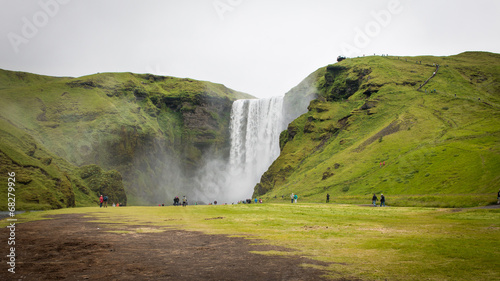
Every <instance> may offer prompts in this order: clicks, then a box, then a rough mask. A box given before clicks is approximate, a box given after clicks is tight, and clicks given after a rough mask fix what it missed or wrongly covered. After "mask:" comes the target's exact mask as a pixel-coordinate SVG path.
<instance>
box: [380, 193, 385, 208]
mask: <svg viewBox="0 0 500 281" xmlns="http://www.w3.org/2000/svg"><path fill="white" fill-rule="evenodd" d="M380 207H385V197H384V194H380Z"/></svg>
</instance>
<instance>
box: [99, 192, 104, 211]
mask: <svg viewBox="0 0 500 281" xmlns="http://www.w3.org/2000/svg"><path fill="white" fill-rule="evenodd" d="M102 202H104V198H103V197H102V195H101V197H99V203H101V205H100V206H99V208H102Z"/></svg>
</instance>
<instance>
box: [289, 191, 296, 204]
mask: <svg viewBox="0 0 500 281" xmlns="http://www.w3.org/2000/svg"><path fill="white" fill-rule="evenodd" d="M294 198H295V197H294V196H293V193H292V195H290V199H292V200H291V201H292V203H293V199H294Z"/></svg>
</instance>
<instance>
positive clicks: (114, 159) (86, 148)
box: [0, 70, 252, 209]
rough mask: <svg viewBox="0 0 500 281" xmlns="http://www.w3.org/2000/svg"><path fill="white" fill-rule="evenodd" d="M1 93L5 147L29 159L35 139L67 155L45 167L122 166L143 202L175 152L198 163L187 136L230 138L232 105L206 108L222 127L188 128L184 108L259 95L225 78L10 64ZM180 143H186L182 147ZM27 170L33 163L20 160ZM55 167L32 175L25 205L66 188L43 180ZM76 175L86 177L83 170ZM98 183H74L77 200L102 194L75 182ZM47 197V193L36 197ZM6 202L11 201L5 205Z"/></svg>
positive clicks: (0, 75)
mask: <svg viewBox="0 0 500 281" xmlns="http://www.w3.org/2000/svg"><path fill="white" fill-rule="evenodd" d="M0 97H1V99H2V103H1V104H0V121H2V122H1V123H0V132H1V133H2V134H3V135H5V136H13V137H2V141H1V147H2V152H4V153H5V154H7V155H8V157H7V158H10V160H13V161H14V162H25V161H24V160H23V159H24V158H26V154H27V153H28V154H29V152H30V147H39V148H41V150H40V151H43V153H42V152H39V154H40V153H42V154H43V155H42V157H48V158H51V159H60V161H54V162H53V163H52V164H51V163H48V164H47V165H45V166H43V164H40V165H41V166H40V167H41V168H43V169H45V170H46V169H49V170H51V169H55V170H58V169H59V170H62V171H64V172H66V173H69V174H77V173H79V172H77V171H76V168H77V167H76V166H82V165H88V164H98V165H100V166H101V167H104V168H105V169H118V170H119V171H120V172H121V173H122V174H123V176H124V180H125V185H126V188H127V193H130V195H131V196H129V198H130V199H132V203H134V202H135V203H143V204H145V203H147V199H148V198H155V197H156V196H157V194H156V193H158V192H160V191H159V189H158V184H159V183H158V182H153V179H156V180H159V181H161V180H162V179H161V177H160V176H159V175H161V174H162V173H163V172H164V171H165V170H166V169H168V168H169V167H168V163H163V160H164V159H165V158H166V157H167V156H168V155H170V156H172V157H177V158H180V155H182V154H183V153H184V154H187V157H186V158H187V160H186V162H188V163H190V164H191V165H195V164H196V161H198V160H199V159H200V158H201V152H200V151H199V150H198V149H197V148H196V147H194V146H193V145H191V146H187V145H185V144H186V143H194V142H202V143H203V142H205V143H208V144H210V143H211V142H212V143H215V144H220V145H222V144H224V142H225V136H224V130H226V128H225V127H228V126H223V124H225V123H224V122H225V121H227V122H229V121H228V120H229V113H227V116H219V115H218V113H219V112H218V111H215V110H213V111H210V110H211V109H213V108H216V109H217V106H216V105H215V106H212V107H208V109H203V110H202V111H201V113H202V114H205V115H209V116H210V117H211V118H212V119H214V120H216V121H215V122H216V123H217V126H218V127H217V128H215V129H210V128H209V129H206V128H203V127H202V128H190V129H186V128H185V127H183V126H184V123H183V121H184V120H183V116H184V114H190V113H191V112H194V115H195V114H196V113H197V112H195V111H196V110H198V109H197V106H198V105H199V104H202V103H217V101H223V102H225V103H228V104H229V105H230V103H231V101H232V100H235V99H238V98H252V97H251V96H249V95H247V94H244V93H240V92H236V91H233V90H231V89H228V88H226V87H225V86H223V85H220V84H215V83H210V82H204V81H196V80H192V79H181V78H173V77H161V76H154V75H149V74H144V75H138V74H132V73H103V74H95V75H89V76H85V77H79V78H56V77H48V76H40V75H35V74H30V73H24V72H11V71H5V70H0ZM226 119H227V120H226ZM221 120H222V121H221ZM227 122H226V123H227ZM207 135H208V137H206V136H207ZM27 139H29V140H30V141H29V143H28V144H25V145H24V146H23V145H22V144H23V143H26V142H27V141H20V140H27ZM183 145H184V146H183ZM180 146H183V147H184V148H185V149H184V150H185V151H176V149H178V148H179V147H180ZM186 147H187V148H186ZM178 150H180V149H178ZM45 154H46V155H48V156H45ZM155 156H158V158H155ZM32 158H35V159H36V158H37V157H36V155H35V157H32ZM38 158H40V157H38ZM6 161H7V160H6ZM30 161H31V160H30ZM34 161H35V160H34ZM179 161H184V160H183V159H181V160H179ZM28 162H29V161H28ZM63 162H64V164H62V163H63ZM68 162H69V163H68ZM70 163H71V164H70ZM30 165H31V164H30ZM61 165H62V166H63V168H62V167H61ZM74 165H76V166H74ZM165 165H166V166H165ZM11 166H12V163H11V164H9V165H5V166H3V168H4V169H6V170H12V169H13V167H11ZM37 167H38V166H37ZM20 170H26V169H25V168H23V165H21V166H20ZM2 172H3V169H2ZM56 174H57V173H56ZM56 174H50V176H48V177H47V176H45V175H38V176H36V178H37V181H32V182H30V183H27V185H31V186H32V187H31V188H30V192H27V193H26V194H30V195H29V196H28V195H26V196H27V197H26V196H24V197H23V196H21V194H20V197H19V199H21V200H20V202H21V203H20V204H18V207H24V208H29V209H38V208H47V207H49V206H51V205H50V204H48V205H47V204H46V203H42V202H40V201H43V202H46V201H47V200H49V201H54V200H56V201H58V200H60V199H59V197H60V196H59V195H55V194H56V193H57V192H55V191H54V184H52V185H51V184H48V183H41V181H42V179H43V180H44V181H46V182H50V181H51V180H53V179H54V180H56V179H60V178H61V177H60V175H59V174H57V175H56ZM103 175H104V174H103ZM2 176H4V175H3V174H2ZM70 178H71V177H70ZM116 178H117V179H118V178H120V176H117V177H116ZM74 180H75V181H80V180H81V179H80V178H79V177H76V179H74ZM56 181H57V180H56ZM91 185H92V184H90V183H89V184H85V182H79V183H78V185H76V184H74V186H73V189H74V192H76V197H77V199H79V200H77V205H89V204H92V203H95V202H94V201H95V199H91V198H93V197H94V196H95V194H93V193H92V194H88V195H87V196H83V195H81V194H80V193H79V191H78V188H76V186H83V187H82V188H84V189H85V188H87V189H90V188H91ZM21 186H22V183H21ZM95 188H97V189H99V187H95ZM92 189H94V188H92ZM101 189H102V188H101ZM163 193H164V192H163ZM28 197H30V198H32V199H33V200H32V201H30V202H32V203H30V204H28V203H26V202H24V203H26V204H27V205H26V204H24V203H22V202H23V201H24V200H22V199H28ZM42 197H43V198H44V199H43V200H42V199H37V198H42ZM52 197H54V198H52ZM3 198H4V199H5V196H4V197H3ZM4 199H2V200H4ZM144 199H145V200H144ZM5 200H6V199H5ZM37 200H38V203H37ZM117 200H120V201H121V202H123V200H126V199H117ZM23 204H24V205H23ZM37 204H39V207H37ZM52 205H54V204H52ZM4 206H6V204H2V206H1V207H0V208H3V207H4ZM62 206H65V204H62ZM52 207H54V206H52Z"/></svg>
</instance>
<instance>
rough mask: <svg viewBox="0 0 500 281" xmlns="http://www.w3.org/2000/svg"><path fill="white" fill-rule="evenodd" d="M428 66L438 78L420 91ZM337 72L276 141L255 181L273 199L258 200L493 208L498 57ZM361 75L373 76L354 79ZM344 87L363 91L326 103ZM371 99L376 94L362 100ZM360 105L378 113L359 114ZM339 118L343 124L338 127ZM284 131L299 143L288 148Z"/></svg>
mask: <svg viewBox="0 0 500 281" xmlns="http://www.w3.org/2000/svg"><path fill="white" fill-rule="evenodd" d="M417 60H418V61H422V64H416V63H415V61H417ZM433 63H437V64H440V65H441V67H440V69H439V72H438V73H437V75H436V76H435V77H434V78H433V79H432V80H431V81H430V82H429V83H428V84H427V85H426V86H425V87H424V88H423V89H422V91H421V92H417V91H416V89H417V88H418V85H419V84H420V83H422V82H423V81H425V80H426V79H427V78H428V77H429V76H430V75H431V74H432V73H433V71H435V67H434V66H433V65H432V64H433ZM336 66H341V67H345V68H346V69H348V71H345V72H343V73H341V74H339V75H337V76H336V77H335V81H334V82H333V83H330V84H328V83H326V82H325V77H326V76H327V75H323V76H318V77H319V79H318V80H317V84H316V86H317V89H318V92H319V94H320V98H319V99H318V100H315V101H313V102H312V103H311V106H310V108H309V109H310V110H309V112H308V113H306V114H304V115H302V116H301V117H299V118H298V119H296V120H295V121H294V122H292V123H291V124H290V126H289V128H288V131H287V132H285V133H284V136H282V148H283V150H282V153H281V155H280V157H279V158H278V159H277V160H276V161H275V163H274V164H273V165H272V166H271V167H270V169H269V171H268V172H267V173H266V174H264V176H263V178H262V181H261V184H262V185H263V186H264V187H265V188H267V189H268V190H270V191H269V192H268V193H266V195H265V196H264V197H266V198H273V197H274V196H276V197H278V198H279V199H281V196H282V195H285V200H288V195H289V194H290V193H292V192H295V193H298V194H299V196H300V198H301V199H302V200H306V201H323V200H324V199H325V197H326V193H330V195H331V196H332V197H333V198H334V199H335V200H336V201H338V202H352V203H361V202H366V203H367V202H369V200H370V198H371V196H370V194H372V193H377V194H380V193H382V192H383V193H384V194H385V195H386V198H388V203H389V204H392V205H429V206H477V205H486V204H489V203H492V202H493V201H495V199H496V196H495V194H494V193H496V191H498V189H499V187H500V185H499V182H500V181H499V180H500V177H499V175H500V122H498V120H500V110H499V109H500V81H499V77H500V55H497V54H491V53H472V52H471V53H463V54H460V55H457V56H451V57H409V58H405V57H401V58H399V60H398V58H396V57H365V58H358V59H348V60H345V61H342V62H341V63H338V64H336ZM365 69H368V70H370V71H371V72H368V74H366V75H359V73H362V72H363V71H361V70H365ZM322 71H323V72H324V73H327V72H328V71H327V70H326V68H325V69H323V70H322ZM346 81H347V82H346ZM349 81H359V82H360V87H359V89H358V90H357V91H356V92H355V93H354V94H353V95H352V96H351V97H350V98H349V100H348V101H347V102H346V101H340V100H339V101H332V100H333V98H332V95H331V94H330V93H331V91H333V90H334V88H335V87H337V88H338V87H341V86H342V85H344V86H345V83H348V82H349ZM332 84H333V85H332ZM434 89H436V91H437V93H430V92H431V91H432V90H434ZM368 90H370V91H371V92H375V91H373V90H378V92H375V93H372V95H371V96H370V97H367V96H366V95H365V94H363V93H365V92H366V91H368ZM425 90H427V92H428V93H425ZM455 95H456V97H455ZM479 98H480V99H481V100H478V99H479ZM365 103H367V104H369V105H371V106H373V105H374V107H373V108H370V109H365V110H363V109H361V107H362V106H363V105H364V104H365ZM344 117H348V118H347V119H345V120H347V123H343V122H339V120H340V119H342V118H344ZM345 120H344V121H345ZM290 131H293V132H294V133H295V134H296V135H295V136H294V137H293V140H290V141H288V139H287V136H288V135H287V134H289V133H290ZM283 139H284V140H283ZM384 161H385V163H386V165H385V166H383V167H382V168H380V167H379V163H380V162H384Z"/></svg>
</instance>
